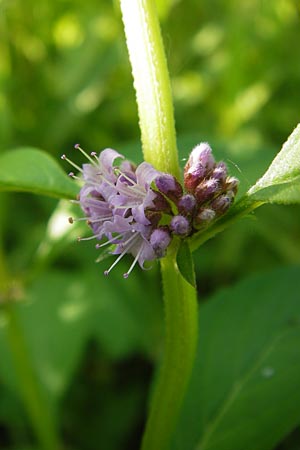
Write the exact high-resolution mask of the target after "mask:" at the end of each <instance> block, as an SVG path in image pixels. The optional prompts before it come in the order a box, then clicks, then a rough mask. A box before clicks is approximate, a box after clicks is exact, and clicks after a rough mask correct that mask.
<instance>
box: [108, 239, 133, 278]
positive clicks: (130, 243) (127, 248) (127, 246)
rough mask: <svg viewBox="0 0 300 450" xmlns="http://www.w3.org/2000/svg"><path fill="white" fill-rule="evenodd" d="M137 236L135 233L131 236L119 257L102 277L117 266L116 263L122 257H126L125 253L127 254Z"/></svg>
mask: <svg viewBox="0 0 300 450" xmlns="http://www.w3.org/2000/svg"><path fill="white" fill-rule="evenodd" d="M137 237H138V236H137V235H136V233H134V235H133V236H131V237H130V238H129V239H128V240H127V241H126V243H124V244H126V245H125V247H124V250H123V252H122V253H121V254H120V255H119V257H118V258H117V259H116V260H115V261H114V262H113V264H112V265H111V266H110V268H109V269H107V270H105V271H104V275H108V274H109V272H110V271H111V270H112V269H113V268H114V267H115V266H116V265H117V264H118V262H119V261H120V260H121V259H122V258H123V256H124V255H126V253H127V252H128V250H129V249H130V248H131V247H132V245H133V243H132V242H131V241H133V240H134V239H136V238H137Z"/></svg>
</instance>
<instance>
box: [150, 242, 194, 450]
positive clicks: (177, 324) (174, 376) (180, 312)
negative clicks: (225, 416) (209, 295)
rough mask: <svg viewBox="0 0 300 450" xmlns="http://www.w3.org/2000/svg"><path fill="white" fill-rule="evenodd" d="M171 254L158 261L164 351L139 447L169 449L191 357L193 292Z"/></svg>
mask: <svg viewBox="0 0 300 450" xmlns="http://www.w3.org/2000/svg"><path fill="white" fill-rule="evenodd" d="M175 253H176V248H175V249H174V248H173V249H171V251H170V252H169V254H168V256H167V257H165V258H164V259H162V261H161V268H162V279H163V287H164V304H165V320H166V337H165V352H164V360H163V363H162V367H161V369H160V374H159V378H158V380H157V384H156V386H155V390H154V393H153V398H152V403H151V408H150V415H149V419H148V423H147V426H146V431H145V434H144V438H143V445H142V449H143V450H165V449H169V448H170V442H171V437H172V433H173V431H174V429H175V426H176V422H177V419H178V415H179V412H180V407H181V405H182V401H183V398H184V394H185V390H186V387H187V383H188V381H189V378H190V374H191V370H192V366H193V362H194V359H195V351H196V343H197V323H198V314H197V297H196V291H195V289H194V288H193V287H192V286H191V285H190V284H189V283H188V282H187V281H186V280H185V279H184V278H183V277H182V275H181V274H180V272H179V270H178V267H177V265H176V259H175V256H176V254H175ZM191 270H193V268H192V267H191Z"/></svg>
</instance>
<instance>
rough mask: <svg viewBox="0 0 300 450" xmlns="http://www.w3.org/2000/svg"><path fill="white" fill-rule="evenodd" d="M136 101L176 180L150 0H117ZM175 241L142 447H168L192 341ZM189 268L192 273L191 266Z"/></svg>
mask: <svg viewBox="0 0 300 450" xmlns="http://www.w3.org/2000/svg"><path fill="white" fill-rule="evenodd" d="M120 3H121V9H122V14H123V21H124V27H125V34H126V40H127V46H128V52H129V57H130V62H131V65H132V73H133V77H134V87H135V89H136V98H137V104H138V112H139V121H140V128H141V134H142V144H143V152H144V158H145V160H146V161H148V162H149V163H151V164H152V165H153V166H155V167H156V168H157V169H158V170H160V171H163V172H168V173H171V174H173V175H174V176H175V177H177V178H178V179H179V177H180V169H179V164H178V154H177V148H176V136H175V125H174V117H173V103H172V95H171V88H170V80H169V74H168V70H167V63H166V57H165V53H164V48H163V43H162V38H161V33H160V27H159V23H158V19H157V15H156V11H155V2H154V0H120ZM177 250H178V242H174V243H173V245H172V246H171V248H170V249H169V251H168V255H167V256H166V257H165V258H163V259H162V262H161V271H162V280H163V289H164V303H165V320H166V340H165V351H164V359H163V363H162V367H161V369H160V373H159V377H158V380H157V383H156V386H155V389H154V393H153V397H152V402H151V407H150V415H149V418H148V421H147V425H146V431H145V434H144V438H143V443H142V449H143V450H166V449H168V448H170V443H171V439H172V433H173V431H174V428H175V426H176V422H177V419H178V416H179V412H180V407H181V404H182V401H183V397H184V393H185V390H186V386H187V383H188V381H189V378H190V374H191V370H192V366H193V361H194V358H195V348H196V342H197V297H196V290H195V288H194V287H192V286H191V285H190V284H189V283H188V282H187V281H186V280H185V279H184V278H183V276H182V275H181V273H180V271H179V270H178V267H177V264H176V254H177ZM190 271H191V272H193V267H192V264H191V267H190Z"/></svg>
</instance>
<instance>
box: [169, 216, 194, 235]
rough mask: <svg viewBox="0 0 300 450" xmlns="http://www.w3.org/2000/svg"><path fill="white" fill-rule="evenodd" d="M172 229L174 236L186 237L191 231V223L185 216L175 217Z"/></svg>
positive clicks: (171, 224)
mask: <svg viewBox="0 0 300 450" xmlns="http://www.w3.org/2000/svg"><path fill="white" fill-rule="evenodd" d="M170 228H171V230H172V231H173V233H174V234H178V235H179V236H186V235H187V234H188V233H189V231H190V228H191V227H190V223H189V221H188V220H187V218H186V217H184V216H174V217H173V218H172V220H171V223H170Z"/></svg>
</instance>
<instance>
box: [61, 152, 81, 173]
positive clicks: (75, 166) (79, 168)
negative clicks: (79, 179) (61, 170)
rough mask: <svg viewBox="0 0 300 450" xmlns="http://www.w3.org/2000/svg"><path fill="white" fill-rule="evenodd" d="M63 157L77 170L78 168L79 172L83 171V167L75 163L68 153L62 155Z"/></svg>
mask: <svg viewBox="0 0 300 450" xmlns="http://www.w3.org/2000/svg"><path fill="white" fill-rule="evenodd" d="M61 159H63V160H65V161H67V162H68V163H69V164H71V166H73V167H74V168H75V169H76V170H78V172H81V173H83V170H82V169H81V167H79V166H77V164H75V163H74V162H73V161H71V160H70V159H69V158H67V157H66V155H62V157H61Z"/></svg>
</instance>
